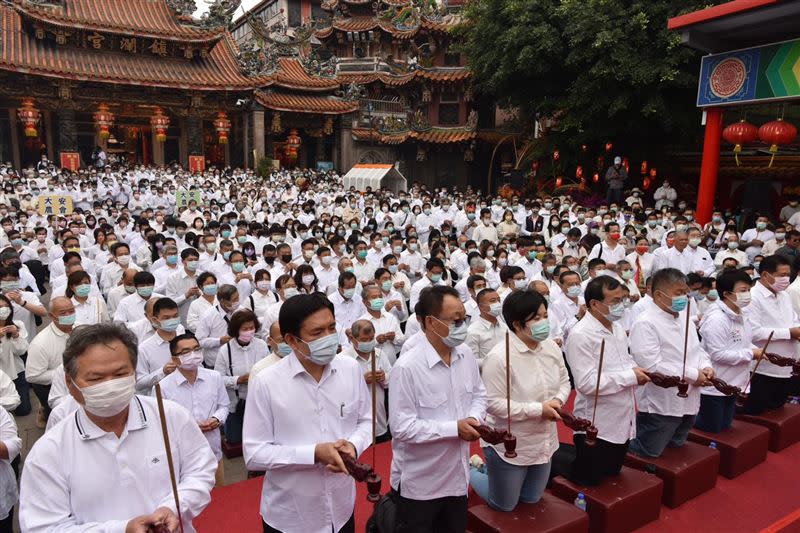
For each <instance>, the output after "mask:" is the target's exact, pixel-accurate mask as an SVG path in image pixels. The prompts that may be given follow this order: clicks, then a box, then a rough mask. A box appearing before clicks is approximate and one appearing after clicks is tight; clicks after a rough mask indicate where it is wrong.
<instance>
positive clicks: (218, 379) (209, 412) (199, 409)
mask: <svg viewBox="0 0 800 533" xmlns="http://www.w3.org/2000/svg"><path fill="white" fill-rule="evenodd" d="M161 393H162V395H163V396H164V399H166V400H172V401H173V402H175V403H177V404H178V405H180V406H182V407H184V408H185V409H186V410H187V411H189V412H190V413H192V416H193V417H194V419H195V421H196V422H205V421H206V420H208V419H209V418H211V417H214V418H216V419H217V420H219V423H220V424H222V425H224V424H225V420H226V419H227V418H228V403H229V400H228V393H227V392H226V391H225V384H224V383H223V381H222V376H220V375H219V373H218V372H214V371H213V370H210V369H208V368H203V367H200V368H198V369H197V379H195V382H194V383H190V382H189V380H188V379H186V376H184V375H183V374H182V373H181V372H180V370H176V371H175V372H173V373H172V374H170V375H169V376H167V377H165V378H164V379H163V380H161ZM203 436H204V437H205V438H206V440H207V441H208V444H209V446H211V451H212V452H214V457H216V458H217V461H219V460H221V459H222V437H221V434H220V432H219V430H218V429H214V430H211V431H205V432H203Z"/></svg>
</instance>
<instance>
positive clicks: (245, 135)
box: [242, 113, 255, 168]
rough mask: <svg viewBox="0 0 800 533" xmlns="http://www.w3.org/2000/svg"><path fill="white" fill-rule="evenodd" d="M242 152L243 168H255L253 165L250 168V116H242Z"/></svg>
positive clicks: (244, 114)
mask: <svg viewBox="0 0 800 533" xmlns="http://www.w3.org/2000/svg"><path fill="white" fill-rule="evenodd" d="M242 150H243V151H244V168H255V164H253V166H252V167H251V166H250V114H249V113H243V114H242Z"/></svg>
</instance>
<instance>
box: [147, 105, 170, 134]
mask: <svg viewBox="0 0 800 533" xmlns="http://www.w3.org/2000/svg"><path fill="white" fill-rule="evenodd" d="M150 125H151V126H152V127H153V129H154V130H155V131H156V140H157V141H158V142H160V143H163V142H165V141H166V140H167V128H169V117H168V116H167V115H165V114H164V112H163V111H162V110H161V108H160V107H156V110H155V111H154V112H153V116H152V117H150Z"/></svg>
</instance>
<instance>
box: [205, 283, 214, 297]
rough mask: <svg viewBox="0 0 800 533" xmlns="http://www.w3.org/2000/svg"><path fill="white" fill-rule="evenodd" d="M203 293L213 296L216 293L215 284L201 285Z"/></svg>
mask: <svg viewBox="0 0 800 533" xmlns="http://www.w3.org/2000/svg"><path fill="white" fill-rule="evenodd" d="M203 294H205V295H207V296H214V295H215V294H217V286H216V285H203Z"/></svg>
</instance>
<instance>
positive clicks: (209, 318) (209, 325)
mask: <svg viewBox="0 0 800 533" xmlns="http://www.w3.org/2000/svg"><path fill="white" fill-rule="evenodd" d="M197 301H200V298H198V300H197ZM228 320H229V319H228V316H227V315H226V314H225V311H223V310H222V307H220V305H219V304H216V305H214V306H211V307H209V308H208V309H207V310H206V312H205V313H203V316H201V317H200V320H199V321H198V323H197V329H196V330H195V331H194V334H195V336H196V337H197V340H198V342H200V346H201V347H202V348H203V361H204V362H205V364H206V366H207V367H209V368H214V363H216V362H217V353H218V352H219V347H220V346H222V344H220V339H221V338H222V337H224V336H226V335H227V334H228Z"/></svg>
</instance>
